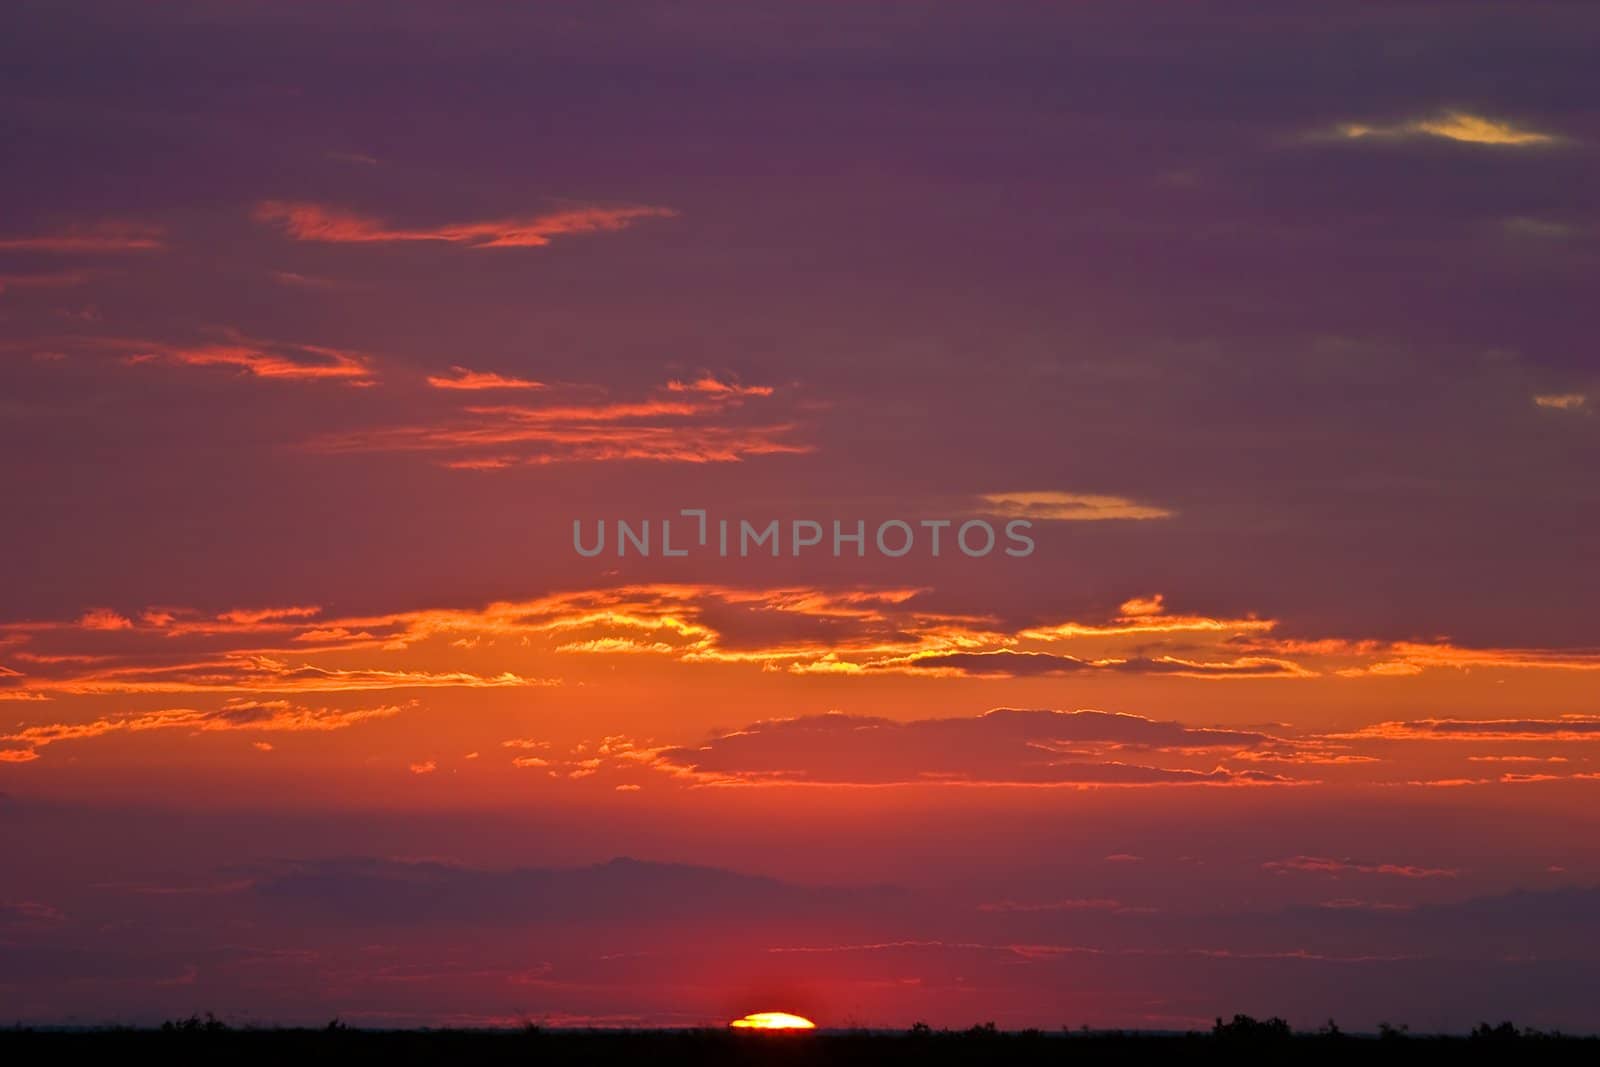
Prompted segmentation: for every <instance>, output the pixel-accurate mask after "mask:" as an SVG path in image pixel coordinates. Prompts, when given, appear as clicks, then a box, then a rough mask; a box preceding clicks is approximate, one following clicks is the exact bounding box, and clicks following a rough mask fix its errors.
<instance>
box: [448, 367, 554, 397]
mask: <svg viewBox="0 0 1600 1067" xmlns="http://www.w3.org/2000/svg"><path fill="white" fill-rule="evenodd" d="M428 384H429V385H431V386H433V387H434V388H435V389H460V390H466V391H475V390H481V389H543V388H544V383H543V382H536V381H533V380H532V379H529V378H515V377H511V376H509V375H505V374H497V373H495V372H494V371H479V370H468V369H467V368H466V367H451V368H450V374H449V375H444V374H430V375H429V376H428Z"/></svg>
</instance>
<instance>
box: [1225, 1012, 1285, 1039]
mask: <svg viewBox="0 0 1600 1067" xmlns="http://www.w3.org/2000/svg"><path fill="white" fill-rule="evenodd" d="M1211 1036H1212V1037H1214V1038H1217V1039H1218V1040H1222V1041H1286V1040H1288V1039H1289V1038H1291V1037H1293V1036H1294V1031H1292V1030H1290V1029H1289V1024H1288V1023H1286V1022H1284V1021H1283V1020H1282V1019H1280V1018H1278V1017H1277V1016H1273V1017H1272V1018H1270V1019H1268V1020H1266V1021H1265V1022H1262V1021H1260V1020H1258V1019H1252V1018H1251V1017H1250V1016H1248V1015H1235V1016H1234V1017H1233V1021H1232V1022H1228V1023H1225V1022H1223V1021H1222V1020H1221V1019H1218V1020H1217V1025H1216V1026H1214V1027H1212V1028H1211Z"/></svg>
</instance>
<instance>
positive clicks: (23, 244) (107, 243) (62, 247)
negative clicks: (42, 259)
mask: <svg viewBox="0 0 1600 1067" xmlns="http://www.w3.org/2000/svg"><path fill="white" fill-rule="evenodd" d="M164 236H165V231H164V230H163V229H162V228H161V227H160V226H152V225H147V224H145V223H139V222H101V223H96V224H93V225H89V226H75V227H70V228H68V229H65V230H58V231H57V232H55V233H49V234H40V235H37V236H33V237H6V238H0V249H16V250H18V251H28V252H146V251H150V250H153V249H157V248H161V247H162V246H163V243H164V241H163V238H164Z"/></svg>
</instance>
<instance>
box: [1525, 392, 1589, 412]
mask: <svg viewBox="0 0 1600 1067" xmlns="http://www.w3.org/2000/svg"><path fill="white" fill-rule="evenodd" d="M1533 402H1534V404H1535V405H1536V406H1538V407H1541V408H1549V409H1550V410H1552V411H1587V410H1588V408H1589V397H1588V394H1586V393H1540V394H1538V395H1536V396H1535V397H1534V398H1533Z"/></svg>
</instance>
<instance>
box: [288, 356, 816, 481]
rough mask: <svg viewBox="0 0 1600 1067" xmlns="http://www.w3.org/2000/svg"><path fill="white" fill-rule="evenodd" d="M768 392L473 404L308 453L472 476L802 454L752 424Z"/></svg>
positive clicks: (780, 428)
mask: <svg viewBox="0 0 1600 1067" xmlns="http://www.w3.org/2000/svg"><path fill="white" fill-rule="evenodd" d="M456 370H457V376H456V377H455V378H442V377H435V378H430V379H429V384H430V385H432V386H434V387H435V388H440V389H446V390H454V391H460V392H466V393H473V392H484V391H491V390H496V389H507V388H513V389H523V390H529V389H535V388H539V387H540V383H537V382H528V383H527V384H525V385H515V384H511V383H516V382H518V381H520V379H514V378H513V379H506V378H502V377H501V376H499V375H480V374H478V373H476V372H472V371H467V370H464V369H463V368H456ZM770 393H771V390H763V389H756V388H751V389H747V390H743V391H715V392H705V391H697V392H676V393H675V392H673V391H672V390H671V389H670V388H666V389H663V390H658V391H656V392H655V393H654V394H652V395H647V396H645V397H642V398H638V399H626V400H622V399H619V400H599V401H594V400H587V401H583V402H570V401H569V402H561V401H560V400H555V399H553V400H552V401H551V402H549V403H544V404H528V403H517V404H474V405H471V406H469V407H466V408H464V409H462V410H461V411H460V412H459V413H451V414H447V415H444V416H442V417H439V418H437V419H435V420H434V421H431V422H418V423H412V424H410V425H403V426H390V427H379V428H376V429H371V430H361V431H357V432H353V433H337V434H325V435H323V436H321V437H318V438H315V439H314V440H312V441H311V442H309V444H308V447H309V448H311V449H312V450H313V451H318V452H328V453H344V452H397V453H405V452H411V453H421V454H433V455H434V456H435V457H436V458H437V460H438V461H439V462H440V464H441V465H443V466H447V467H451V468H456V469H462V470H477V471H492V470H501V469H504V468H507V467H515V466H526V465H539V464H546V463H562V462H580V461H582V462H598V461H610V460H648V461H654V462H674V463H731V462H737V461H739V460H742V459H745V458H748V457H752V456H762V455H774V454H779V453H803V452H809V451H810V450H811V446H810V445H808V444H805V443H802V442H798V441H795V440H793V439H792V435H793V433H794V431H795V430H796V429H797V425H796V423H794V422H792V421H789V420H785V419H779V420H776V421H774V420H772V419H756V418H753V417H751V416H750V415H749V413H748V412H747V411H746V410H745V404H746V401H747V400H749V399H758V400H762V401H767V400H770V396H769V394H770Z"/></svg>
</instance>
